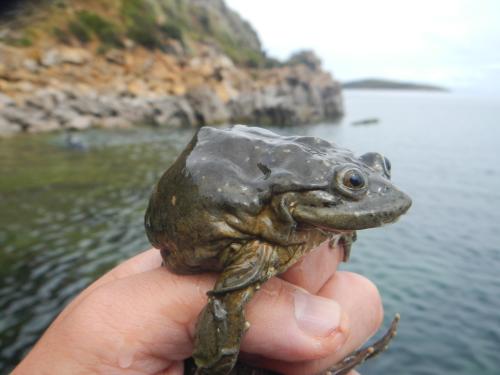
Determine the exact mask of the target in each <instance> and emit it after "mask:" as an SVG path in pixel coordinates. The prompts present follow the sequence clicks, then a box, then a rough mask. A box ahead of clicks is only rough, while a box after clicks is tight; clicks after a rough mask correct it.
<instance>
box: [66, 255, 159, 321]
mask: <svg viewBox="0 0 500 375" xmlns="http://www.w3.org/2000/svg"><path fill="white" fill-rule="evenodd" d="M161 263H162V259H161V255H160V252H159V251H158V250H157V249H149V250H146V251H143V252H142V253H140V254H138V255H136V256H134V257H132V258H130V259H127V260H126V261H124V262H123V263H120V264H119V265H117V266H116V267H115V268H113V269H111V270H110V271H108V272H107V273H105V274H104V275H103V276H101V277H100V278H99V279H97V280H96V281H94V282H93V283H92V284H90V285H89V286H88V287H87V288H86V289H85V290H83V291H82V292H81V293H80V294H79V295H78V296H77V297H76V298H75V299H74V300H73V301H71V303H70V304H69V305H68V306H67V307H66V308H65V309H64V311H62V312H61V314H60V315H59V316H58V317H57V319H61V318H63V317H64V316H66V315H67V314H69V313H70V312H71V311H72V310H73V309H75V308H76V307H77V306H78V305H79V304H80V302H81V301H82V300H83V299H85V297H87V296H88V295H89V294H90V293H92V292H93V291H94V290H95V289H97V288H99V287H101V286H103V285H104V284H106V283H109V282H111V281H114V280H118V279H121V278H124V277H128V276H131V275H135V274H138V273H141V272H146V271H150V270H152V269H155V268H158V267H160V266H161Z"/></svg>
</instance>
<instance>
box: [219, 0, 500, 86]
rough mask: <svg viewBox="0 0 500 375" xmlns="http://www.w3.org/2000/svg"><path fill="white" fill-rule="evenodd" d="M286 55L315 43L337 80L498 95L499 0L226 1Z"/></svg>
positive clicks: (276, 52) (272, 50) (271, 48)
mask: <svg viewBox="0 0 500 375" xmlns="http://www.w3.org/2000/svg"><path fill="white" fill-rule="evenodd" d="M226 3H227V4H228V5H229V6H230V7H231V8H232V9H234V10H236V11H237V12H238V13H239V14H241V15H242V16H243V18H245V19H246V20H248V21H250V23H251V24H252V25H253V27H254V28H255V29H256V31H257V32H258V34H259V36H260V39H261V41H262V43H263V46H264V49H265V50H266V51H267V52H268V53H269V54H270V55H272V56H276V57H279V58H286V57H287V56H289V55H290V53H291V52H293V51H295V50H297V49H303V48H312V49H314V50H315V51H316V52H317V53H318V55H319V56H320V57H321V59H322V60H323V63H324V66H325V68H326V69H328V70H329V71H331V72H332V73H333V74H334V75H335V76H336V77H337V78H339V79H340V80H351V79H358V78H363V77H382V78H393V79H401V80H410V81H417V82H427V83H434V84H439V85H444V86H447V87H451V88H453V89H455V90H457V91H461V92H469V91H470V92H474V93H485V94H488V93H495V94H496V95H500V0H419V1H408V0H226Z"/></svg>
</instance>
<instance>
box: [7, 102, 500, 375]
mask: <svg viewBox="0 0 500 375" xmlns="http://www.w3.org/2000/svg"><path fill="white" fill-rule="evenodd" d="M346 101H347V106H348V114H349V115H348V116H347V117H346V118H345V119H344V121H343V122H342V124H341V125H332V124H320V125H314V126H305V127H299V128H281V129H274V130H276V131H278V132H280V133H288V134H293V133H302V134H309V135H316V136H320V137H323V138H326V139H329V140H334V141H335V142H337V143H339V144H341V145H343V146H346V147H348V148H351V149H353V150H356V151H357V152H358V153H360V154H361V153H364V152H366V151H380V152H382V153H384V154H386V155H387V156H388V157H389V158H390V159H391V161H392V164H393V175H394V178H393V179H394V181H395V183H396V185H397V186H399V187H401V189H402V190H404V191H406V192H408V193H409V194H410V195H411V196H412V198H413V201H414V205H413V207H412V209H411V211H410V213H409V214H408V215H407V216H405V217H404V218H403V219H401V221H400V222H398V223H397V224H395V225H392V226H389V227H386V228H381V229H377V230H371V231H366V232H361V233H359V240H358V242H357V243H356V244H355V245H354V248H353V254H352V260H351V262H350V263H349V264H347V265H345V266H344V268H345V269H349V270H354V271H356V272H360V273H363V274H364V275H367V276H368V277H370V278H371V279H373V280H374V281H375V282H376V284H377V285H378V286H379V288H380V291H381V293H382V296H383V299H384V304H385V309H386V313H387V320H386V322H387V323H388V321H389V320H390V318H391V317H392V315H393V314H394V313H395V312H400V313H401V315H402V321H401V328H400V331H399V335H398V337H397V340H396V341H395V342H394V344H393V345H392V347H391V349H390V350H389V352H388V353H386V354H384V355H382V356H380V357H379V358H378V359H377V360H374V361H372V362H371V363H369V364H368V365H367V366H365V367H364V368H363V369H362V372H363V374H365V375H369V374H383V373H405V374H439V373H454V374H464V375H465V374H475V373H481V374H491V375H493V374H497V373H498V368H499V367H500V360H499V359H498V358H499V357H498V354H497V353H498V347H499V346H500V313H498V311H500V298H498V296H499V295H500V279H499V278H498V276H497V274H498V269H500V251H499V250H500V249H499V248H498V247H499V245H498V244H499V243H500V241H499V240H500V234H499V233H498V223H499V222H500V211H499V210H498V208H495V205H498V202H500V155H499V153H498V152H497V148H498V144H497V143H498V139H499V133H500V129H499V128H498V124H497V123H498V121H499V119H500V106H497V105H496V103H493V102H489V101H486V100H465V99H461V98H458V97H455V96H452V95H443V94H404V95H402V94H379V93H348V95H347V100H346ZM370 117H377V118H379V119H380V122H379V123H378V124H376V125H371V126H351V125H349V124H350V123H351V122H352V121H354V120H358V119H362V118H370ZM191 135H192V132H191V131H182V132H181V131H171V130H170V131H166V130H160V131H153V130H150V129H146V128H140V129H134V130H127V131H123V130H122V131H91V132H87V133H81V134H78V137H79V140H80V141H81V142H83V144H85V146H86V148H85V149H84V150H72V149H68V148H67V147H65V139H64V135H61V134H56V135H42V136H31V137H19V138H15V139H12V140H3V141H2V140H0V176H1V179H0V285H1V289H0V311H1V314H0V368H1V369H2V370H7V369H8V368H10V367H11V366H12V365H14V364H15V363H16V362H17V361H19V359H20V358H21V357H22V355H23V353H24V352H25V351H26V350H27V349H28V348H29V347H30V345H32V344H33V342H34V341H36V339H37V338H38V337H39V335H40V333H41V332H42V331H43V329H44V328H45V327H46V326H47V324H49V322H50V321H51V320H52V319H53V317H54V315H55V314H57V312H58V311H60V309H61V308H62V307H63V306H64V305H65V304H66V303H67V302H68V300H69V299H71V298H72V297H73V296H74V295H75V294H76V293H78V292H79V291H80V290H81V289H82V288H84V287H85V286H86V285H88V283H90V282H91V281H92V280H94V279H95V278H96V277H98V276H99V275H101V274H102V273H103V272H105V271H106V270H107V269H109V268H110V267H112V266H113V265H114V264H116V263H117V262H119V261H121V260H123V259H125V258H127V257H129V256H131V255H133V254H135V253H137V252H139V251H140V250H141V249H144V248H146V247H147V246H148V244H147V240H146V237H145V235H144V230H143V225H142V216H143V211H144V209H145V205H146V203H147V198H148V196H149V192H150V189H151V186H152V184H153V183H154V182H155V181H156V180H157V178H158V177H159V175H160V174H161V172H162V171H163V170H164V169H165V168H166V167H167V166H168V165H169V163H170V162H171V161H172V160H173V159H174V158H175V156H176V155H177V154H178V152H179V151H180V150H181V149H182V148H183V146H184V145H185V144H186V143H187V141H188V140H189V139H190V137H191ZM0 372H2V371H0Z"/></svg>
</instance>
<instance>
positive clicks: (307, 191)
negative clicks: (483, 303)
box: [145, 125, 411, 375]
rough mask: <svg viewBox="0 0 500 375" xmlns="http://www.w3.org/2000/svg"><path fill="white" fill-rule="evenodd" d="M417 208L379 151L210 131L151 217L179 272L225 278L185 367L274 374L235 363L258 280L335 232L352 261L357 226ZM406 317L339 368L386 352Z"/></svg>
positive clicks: (158, 196)
mask: <svg viewBox="0 0 500 375" xmlns="http://www.w3.org/2000/svg"><path fill="white" fill-rule="evenodd" d="M410 205H411V200H410V198H409V197H408V196H407V195H405V194H404V193H402V192H401V191H399V190H397V189H396V188H395V187H394V186H393V185H392V184H391V182H390V163H389V161H388V160H387V159H386V158H384V157H383V156H381V155H380V154H378V153H368V154H364V155H362V156H361V157H359V158H357V157H355V156H354V155H353V154H352V153H351V152H350V151H348V150H345V149H342V148H339V147H337V146H335V145H333V144H331V143H329V142H326V141H324V140H321V139H319V138H314V137H282V136H279V135H277V134H274V133H272V132H270V131H267V130H264V129H260V128H252V127H246V126H242V125H236V126H234V127H232V128H229V129H215V128H210V127H204V128H202V129H200V131H199V132H198V133H197V134H196V135H195V136H194V138H193V140H192V141H191V142H190V144H189V145H188V146H187V147H186V149H185V150H184V151H183V153H182V154H181V155H180V156H179V158H178V159H177V160H176V161H175V163H174V164H173V165H172V166H171V167H170V168H169V169H168V170H167V171H166V172H165V173H164V174H163V176H162V177H161V179H160V181H159V182H158V184H157V185H156V187H155V189H154V191H153V193H152V195H151V199H150V202H149V206H148V209H147V212H146V216H145V226H146V233H147V235H148V238H149V240H150V241H151V243H152V244H153V245H154V246H155V247H156V248H158V249H160V250H161V254H162V257H163V260H164V263H165V265H166V266H167V267H169V268H170V269H171V270H172V271H174V272H178V273H200V272H207V271H210V272H214V271H215V272H218V273H219V274H220V276H219V278H218V281H217V282H216V284H215V287H214V289H213V290H212V291H211V292H210V293H209V300H208V304H207V306H206V307H205V309H204V310H203V311H202V312H201V314H200V317H199V320H198V324H197V326H196V337H195V351H194V353H193V358H194V363H195V365H193V363H192V361H191V362H188V363H187V364H186V373H196V374H199V375H201V374H220V375H226V374H237V373H239V374H251V373H252V374H266V373H267V374H269V372H265V371H262V370H251V369H249V368H247V367H245V366H244V365H240V364H238V366H237V367H236V368H235V369H233V368H234V366H235V364H236V361H237V358H238V353H239V348H240V342H241V339H242V336H243V335H244V333H245V331H246V330H247V329H249V323H248V322H246V320H245V314H244V308H245V305H246V304H247V303H248V301H249V300H250V299H251V298H252V296H253V294H254V293H255V292H256V291H257V290H258V289H259V288H260V285H261V284H262V283H264V282H266V281H267V280H268V279H269V278H271V277H273V276H276V275H278V274H280V273H282V272H285V271H286V270H287V269H288V268H289V267H290V266H292V265H293V264H294V263H296V262H297V261H298V260H299V259H300V258H301V257H302V256H303V255H304V254H305V253H307V252H308V251H310V250H311V249H313V248H315V247H316V246H318V245H319V244H321V243H322V242H324V241H325V240H328V239H329V240H330V241H331V243H332V244H333V243H335V244H341V245H342V246H343V249H344V254H345V260H347V258H348V257H349V253H350V248H351V244H352V242H353V241H354V240H355V234H356V232H355V231H356V230H360V229H366V228H373V227H378V226H381V225H384V224H388V223H392V222H394V221H395V220H396V219H397V218H398V217H399V216H400V215H402V214H403V213H405V212H406V211H407V210H408V208H409V207H410ZM398 320H399V317H396V318H395V320H394V321H393V323H392V325H391V328H390V329H389V331H388V332H387V334H386V335H385V336H384V337H383V338H382V339H381V340H379V341H378V342H377V343H375V344H374V345H373V346H371V347H368V348H366V349H362V350H359V351H357V352H355V353H353V354H352V355H350V356H348V357H347V358H346V359H344V360H343V361H342V362H341V363H339V364H338V365H337V366H335V367H334V368H333V369H331V372H330V373H331V374H345V373H347V372H348V371H350V370H351V369H352V368H354V367H355V366H356V365H358V364H359V363H361V362H363V361H364V360H365V359H367V358H370V357H373V356H374V355H376V354H378V353H379V352H380V351H382V350H383V349H384V348H385V347H386V346H387V344H388V343H389V341H390V339H391V338H392V337H393V336H394V334H395V332H396V326H397V321H398ZM252 371H253V372H252Z"/></svg>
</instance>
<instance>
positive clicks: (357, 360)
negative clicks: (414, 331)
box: [323, 314, 399, 375]
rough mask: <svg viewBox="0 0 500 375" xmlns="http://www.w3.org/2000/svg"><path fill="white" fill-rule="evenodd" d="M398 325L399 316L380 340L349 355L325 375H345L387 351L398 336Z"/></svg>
mask: <svg viewBox="0 0 500 375" xmlns="http://www.w3.org/2000/svg"><path fill="white" fill-rule="evenodd" d="M398 323H399V314H397V315H396V316H395V317H394V319H393V321H392V323H391V327H390V328H389V330H388V331H387V332H386V334H385V335H384V336H383V337H382V338H381V339H380V340H378V341H377V342H375V343H373V344H372V345H370V346H368V347H366V348H363V349H359V350H356V351H355V352H353V353H351V354H349V355H348V356H347V357H345V358H344V359H343V360H342V361H341V362H339V363H337V364H336V365H335V366H333V367H332V368H330V370H328V371H327V372H326V373H324V374H323V375H345V374H347V373H349V371H351V370H352V369H354V368H355V367H356V366H358V365H360V364H362V363H363V362H364V361H366V360H367V359H369V358H373V357H375V356H376V355H377V354H380V353H382V352H383V351H384V350H385V349H387V346H388V345H389V342H390V341H391V340H392V338H393V337H394V336H396V332H397V328H398Z"/></svg>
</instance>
